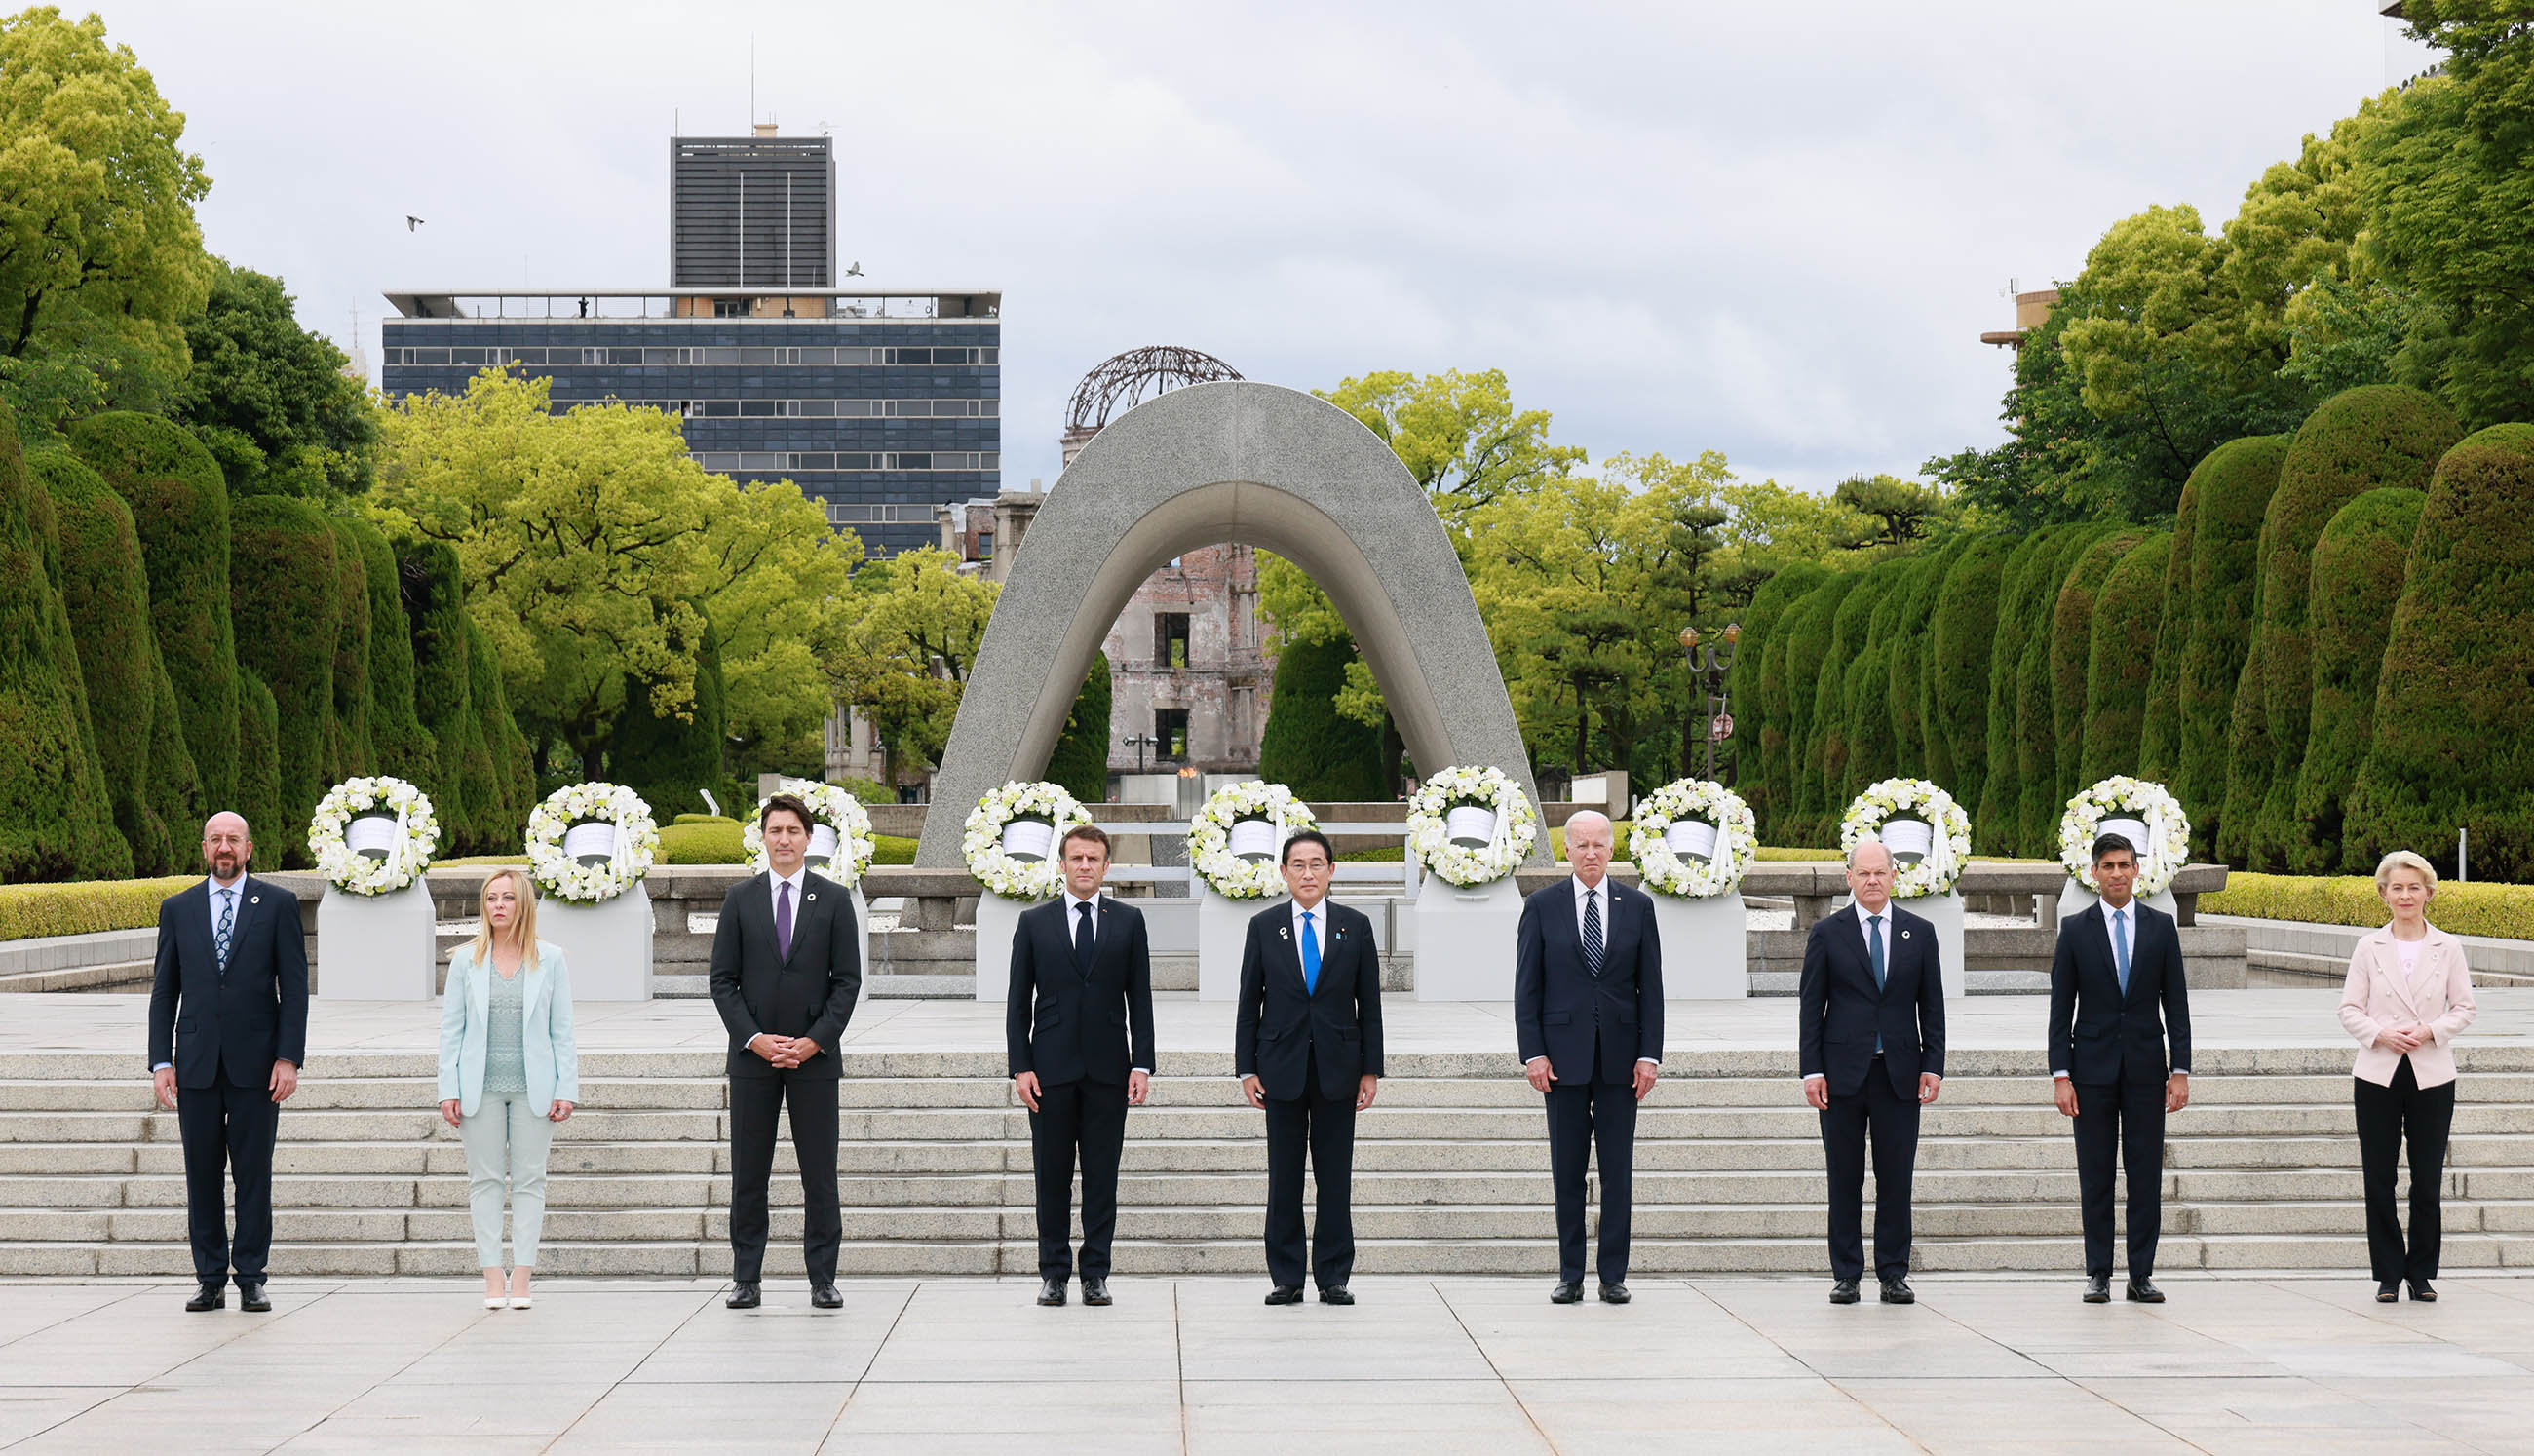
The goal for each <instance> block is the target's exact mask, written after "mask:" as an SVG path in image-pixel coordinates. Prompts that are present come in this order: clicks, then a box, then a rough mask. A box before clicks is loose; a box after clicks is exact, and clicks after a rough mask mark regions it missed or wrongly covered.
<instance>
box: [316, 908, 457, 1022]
mask: <svg viewBox="0 0 2534 1456" xmlns="http://www.w3.org/2000/svg"><path fill="white" fill-rule="evenodd" d="M435 928H436V921H435V919H434V917H433V915H432V909H431V886H430V885H428V884H426V883H425V882H424V881H423V880H421V879H420V878H419V877H417V878H416V879H415V880H414V881H413V883H411V884H408V885H406V886H405V887H404V888H402V889H400V890H396V891H394V892H392V893H391V894H384V895H356V894H348V893H345V892H344V891H342V890H339V889H336V888H334V887H333V886H332V885H331V884H330V885H328V886H326V897H325V898H324V899H322V900H319V901H318V902H317V994H318V995H320V996H325V997H331V998H332V999H334V1000H336V1001H431V1000H434V999H435V998H436V997H438V995H439V994H440V988H439V987H438V985H436V984H435V983H436V982H437V981H438V979H439V977H438V974H437V970H438V967H437V965H436V963H435V962H436V961H437V959H438V952H437V948H436V947H437V941H436V940H434V939H433V937H434V933H435Z"/></svg>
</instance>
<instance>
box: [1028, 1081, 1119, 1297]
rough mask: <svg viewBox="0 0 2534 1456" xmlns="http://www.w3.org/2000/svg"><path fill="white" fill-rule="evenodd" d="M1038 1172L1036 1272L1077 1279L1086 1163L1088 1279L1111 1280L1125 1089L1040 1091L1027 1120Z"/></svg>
mask: <svg viewBox="0 0 2534 1456" xmlns="http://www.w3.org/2000/svg"><path fill="white" fill-rule="evenodd" d="M1029 1121H1030V1163H1031V1166H1032V1168H1033V1169H1034V1171H1035V1172H1036V1173H1037V1175H1038V1272H1039V1277H1040V1278H1042V1279H1069V1278H1071V1277H1072V1275H1073V1269H1074V1260H1073V1241H1072V1233H1073V1166H1074V1158H1075V1154H1076V1153H1077V1151H1078V1152H1079V1153H1080V1155H1081V1162H1082V1277H1083V1278H1085V1279H1106V1278H1108V1277H1109V1244H1110V1242H1111V1241H1112V1240H1114V1239H1115V1238H1116V1235H1117V1163H1118V1160H1119V1159H1120V1158H1121V1157H1123V1156H1124V1154H1125V1150H1126V1089H1125V1088H1124V1087H1122V1086H1118V1085H1115V1084H1113V1083H1108V1082H1095V1081H1092V1080H1090V1079H1089V1078H1083V1079H1080V1080H1076V1081H1071V1082H1064V1083H1061V1084H1059V1085H1056V1086H1054V1087H1041V1088H1040V1089H1039V1093H1038V1111H1037V1112H1034V1113H1032V1114H1030V1115H1029Z"/></svg>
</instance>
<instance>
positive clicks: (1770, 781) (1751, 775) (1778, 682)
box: [1724, 563, 1830, 832]
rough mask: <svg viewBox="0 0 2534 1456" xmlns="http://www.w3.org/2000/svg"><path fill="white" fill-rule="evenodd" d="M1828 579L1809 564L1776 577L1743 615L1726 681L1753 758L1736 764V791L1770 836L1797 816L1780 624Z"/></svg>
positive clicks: (1824, 572)
mask: <svg viewBox="0 0 2534 1456" xmlns="http://www.w3.org/2000/svg"><path fill="white" fill-rule="evenodd" d="M1829 576H1830V573H1829V572H1828V571H1827V570H1825V569H1823V568H1821V567H1817V566H1814V565H1812V564H1810V563H1799V564H1797V565H1794V566H1790V567H1787V568H1786V569H1785V570H1783V571H1780V572H1779V573H1778V574H1777V575H1776V576H1771V577H1770V578H1769V579H1768V581H1767V583H1766V584H1764V585H1763V586H1761V588H1760V589H1759V591H1758V592H1756V593H1754V594H1753V596H1752V598H1751V605H1750V606H1749V607H1748V608H1747V609H1745V610H1744V612H1743V613H1742V640H1741V642H1740V644H1739V647H1738V649H1737V650H1736V651H1735V653H1734V657H1733V667H1732V670H1731V671H1729V672H1727V673H1726V674H1725V677H1724V692H1725V697H1726V698H1727V700H1728V701H1729V702H1730V703H1731V705H1732V711H1733V713H1734V714H1735V715H1736V716H1737V717H1738V718H1739V719H1740V720H1741V721H1740V722H1738V723H1737V724H1736V725H1735V727H1734V735H1735V736H1736V737H1737V738H1739V739H1741V740H1742V741H1743V742H1744V743H1745V744H1746V745H1750V746H1752V748H1751V752H1750V755H1749V757H1748V758H1737V759H1736V760H1735V764H1736V766H1737V768H1738V769H1739V772H1738V773H1737V774H1736V776H1735V781H1734V787H1735V790H1736V791H1737V792H1738V793H1740V794H1741V796H1742V801H1743V802H1744V803H1745V804H1748V805H1749V806H1750V808H1751V813H1752V815H1753V816H1754V817H1755V818H1757V819H1759V821H1760V822H1761V824H1763V825H1765V826H1768V830H1767V831H1772V832H1773V831H1774V829H1775V827H1776V825H1777V824H1778V823H1780V821H1781V820H1782V819H1783V818H1784V816H1785V815H1787V814H1788V813H1790V812H1792V810H1793V801H1792V799H1791V797H1790V793H1791V787H1792V783H1793V780H1792V778H1791V777H1790V775H1791V773H1792V770H1791V769H1790V768H1789V766H1788V765H1787V761H1786V708H1785V701H1786V698H1785V694H1786V685H1785V682H1784V671H1785V657H1786V653H1785V640H1784V638H1783V637H1780V635H1779V632H1778V624H1779V623H1780V620H1782V619H1783V617H1784V615H1785V611H1786V609H1787V608H1788V607H1790V606H1793V605H1794V604H1795V602H1797V601H1798V600H1800V599H1801V598H1802V597H1803V595H1804V594H1805V593H1806V592H1809V591H1811V590H1812V589H1813V588H1814V587H1816V586H1818V585H1820V584H1821V583H1822V582H1823V581H1825V580H1827V579H1829ZM1772 651H1775V652H1776V653H1777V660H1778V667H1777V671H1776V672H1775V673H1774V674H1771V673H1768V672H1766V669H1765V664H1766V662H1767V659H1768V656H1769V654H1770V653H1771V652H1772ZM1772 698H1775V701H1776V704H1777V711H1775V712H1774V713H1773V712H1771V711H1770V710H1769V703H1770V701H1771V699H1772Z"/></svg>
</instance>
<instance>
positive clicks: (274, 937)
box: [150, 875, 308, 1087]
mask: <svg viewBox="0 0 2534 1456" xmlns="http://www.w3.org/2000/svg"><path fill="white" fill-rule="evenodd" d="M160 1062H174V1063H175V1065H176V1085H178V1086H180V1087H208V1086H211V1084H212V1083H213V1082H215V1081H217V1080H218V1079H219V1069H220V1068H221V1067H223V1066H225V1067H227V1068H228V1079H229V1085H231V1086H233V1087H262V1086H266V1085H268V1084H269V1083H271V1080H272V1063H274V1062H289V1063H290V1064H291V1065H293V1066H304V1065H306V1064H307V1062H308V937H307V932H306V931H305V930H304V929H302V927H301V923H300V919H299V897H298V896H297V895H294V894H292V893H291V892H290V891H288V890H286V889H283V888H282V887H281V886H279V885H277V884H273V883H271V882H270V881H267V880H258V879H256V878H255V877H254V876H252V875H250V876H248V877H246V878H245V879H244V880H242V881H240V883H239V884H238V899H237V908H236V910H235V911H234V912H233V913H232V916H231V918H230V922H229V968H228V971H227V973H226V974H222V973H221V971H220V964H219V956H218V954H217V953H216V951H215V950H214V949H213V947H212V942H211V883H210V881H209V880H201V881H198V882H196V883H195V884H194V885H192V886H191V887H190V888H186V889H181V890H178V891H177V892H176V893H174V894H172V895H169V896H168V897H167V898H166V899H164V900H161V901H159V903H158V956H157V964H156V965H155V966H153V967H152V968H151V980H150V1064H151V1066H156V1065H158V1064H159V1063H160Z"/></svg>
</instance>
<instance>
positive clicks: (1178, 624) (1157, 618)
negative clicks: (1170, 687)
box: [1153, 612, 1188, 667]
mask: <svg viewBox="0 0 2534 1456" xmlns="http://www.w3.org/2000/svg"><path fill="white" fill-rule="evenodd" d="M1153 665H1154V666H1155V667H1185V666H1187V665H1188V614H1187V613H1185V612H1155V613H1154V614H1153Z"/></svg>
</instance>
